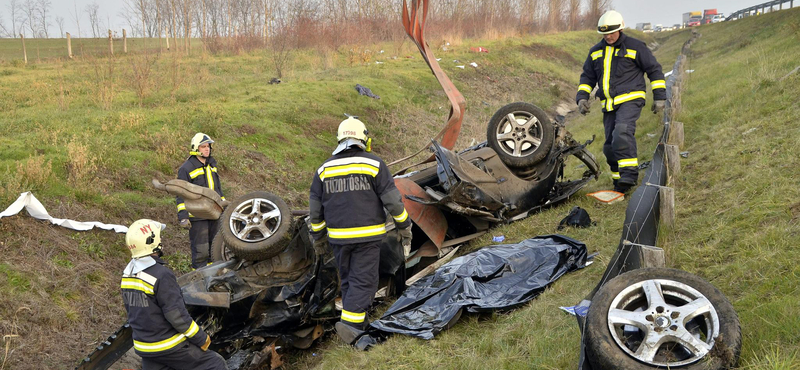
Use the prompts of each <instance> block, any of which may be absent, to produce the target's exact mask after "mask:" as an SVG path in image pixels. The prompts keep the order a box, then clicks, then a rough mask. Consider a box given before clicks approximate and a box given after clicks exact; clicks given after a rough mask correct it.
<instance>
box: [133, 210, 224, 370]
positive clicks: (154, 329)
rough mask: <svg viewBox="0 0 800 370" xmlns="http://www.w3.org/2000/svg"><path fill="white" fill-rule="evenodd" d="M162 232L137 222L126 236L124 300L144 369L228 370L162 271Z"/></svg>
mask: <svg viewBox="0 0 800 370" xmlns="http://www.w3.org/2000/svg"><path fill="white" fill-rule="evenodd" d="M161 227H162V225H161V224H159V223H157V222H155V221H152V220H138V221H136V222H134V223H133V224H132V225H131V226H130V227H129V228H128V232H127V233H126V234H125V244H126V246H127V247H128V249H129V250H130V252H131V256H132V257H133V259H131V262H130V263H128V266H126V267H125V271H124V272H123V274H122V283H121V287H122V299H123V301H124V302H125V310H126V311H127V312H128V323H129V324H130V326H131V329H133V349H134V351H135V352H136V354H137V355H139V356H141V357H142V369H143V370H151V369H195V370H201V369H208V370H212V369H213V370H217V369H227V367H226V365H225V360H224V359H223V358H222V356H220V355H219V354H218V353H216V352H214V351H209V350H208V346H209V345H210V344H211V337H210V336H208V335H207V334H206V333H205V332H204V331H203V329H202V328H200V327H199V326H198V325H197V323H196V322H194V320H193V319H192V317H191V316H189V312H187V311H186V306H185V305H184V303H183V295H182V294H181V288H180V286H178V281H177V280H176V279H175V275H173V274H172V271H170V270H169V269H168V268H167V267H166V266H164V264H165V262H164V261H163V260H162V259H161Z"/></svg>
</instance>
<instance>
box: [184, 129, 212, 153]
mask: <svg viewBox="0 0 800 370" xmlns="http://www.w3.org/2000/svg"><path fill="white" fill-rule="evenodd" d="M213 142H214V140H211V137H209V136H208V135H206V134H204V133H202V132H198V133H196V134H194V137H192V144H191V150H190V151H189V154H191V155H200V152H199V151H198V149H199V148H200V145H203V144H208V145H209V148H210V147H211V143H213ZM209 153H210V152H209Z"/></svg>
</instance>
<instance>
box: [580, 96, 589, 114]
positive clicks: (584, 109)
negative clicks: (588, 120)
mask: <svg viewBox="0 0 800 370" xmlns="http://www.w3.org/2000/svg"><path fill="white" fill-rule="evenodd" d="M589 108H590V107H589V101H588V100H586V99H581V100H580V101H578V110H579V111H580V112H581V114H583V115H584V116H585V115H586V113H589V111H590V109H589Z"/></svg>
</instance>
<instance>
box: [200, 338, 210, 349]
mask: <svg viewBox="0 0 800 370" xmlns="http://www.w3.org/2000/svg"><path fill="white" fill-rule="evenodd" d="M210 345H211V336H210V335H206V342H205V343H204V344H203V346H202V347H200V349H202V350H203V352H205V351H208V346H210Z"/></svg>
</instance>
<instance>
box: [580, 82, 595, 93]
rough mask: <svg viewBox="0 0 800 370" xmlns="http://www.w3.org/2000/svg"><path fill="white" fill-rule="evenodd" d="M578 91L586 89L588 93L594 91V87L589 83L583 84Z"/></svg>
mask: <svg viewBox="0 0 800 370" xmlns="http://www.w3.org/2000/svg"><path fill="white" fill-rule="evenodd" d="M578 91H586V92H587V93H589V94H591V93H592V87H591V86H589V85H587V84H581V85H580V86H578Z"/></svg>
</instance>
